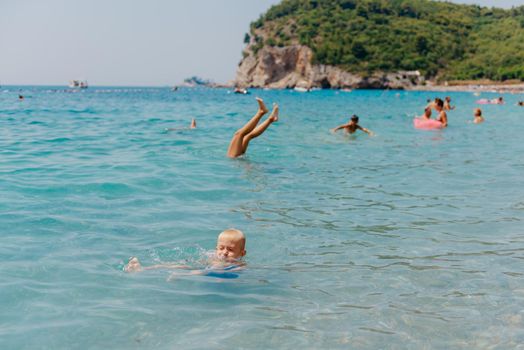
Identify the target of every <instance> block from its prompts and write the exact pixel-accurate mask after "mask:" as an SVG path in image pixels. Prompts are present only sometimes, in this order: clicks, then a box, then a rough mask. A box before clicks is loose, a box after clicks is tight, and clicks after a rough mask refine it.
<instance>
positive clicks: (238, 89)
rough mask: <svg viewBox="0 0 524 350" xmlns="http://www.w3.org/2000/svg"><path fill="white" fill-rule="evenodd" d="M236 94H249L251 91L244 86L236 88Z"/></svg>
mask: <svg viewBox="0 0 524 350" xmlns="http://www.w3.org/2000/svg"><path fill="white" fill-rule="evenodd" d="M233 92H234V93H235V94H241V95H248V94H249V91H247V89H243V88H235V91H233Z"/></svg>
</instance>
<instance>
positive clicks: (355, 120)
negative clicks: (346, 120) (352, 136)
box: [351, 114, 358, 123]
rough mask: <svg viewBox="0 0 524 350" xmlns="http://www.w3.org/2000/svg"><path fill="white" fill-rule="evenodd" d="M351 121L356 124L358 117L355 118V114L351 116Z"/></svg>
mask: <svg viewBox="0 0 524 350" xmlns="http://www.w3.org/2000/svg"><path fill="white" fill-rule="evenodd" d="M351 121H352V122H353V123H358V116H357V115H356V114H353V115H352V116H351Z"/></svg>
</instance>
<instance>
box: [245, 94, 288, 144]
mask: <svg viewBox="0 0 524 350" xmlns="http://www.w3.org/2000/svg"><path fill="white" fill-rule="evenodd" d="M278 110H279V109H278V104H276V103H275V104H273V111H272V112H271V115H270V116H269V117H268V118H267V119H266V120H264V121H263V122H262V124H260V125H259V126H257V127H256V128H255V130H253V131H252V132H250V133H249V134H247V135H246V136H245V137H244V139H243V141H242V150H243V152H242V153H246V151H247V146H249V141H251V140H252V139H254V138H256V137H259V136H260V135H262V134H263V133H264V131H266V129H267V128H268V127H269V125H270V124H273V123H274V122H276V121H278Z"/></svg>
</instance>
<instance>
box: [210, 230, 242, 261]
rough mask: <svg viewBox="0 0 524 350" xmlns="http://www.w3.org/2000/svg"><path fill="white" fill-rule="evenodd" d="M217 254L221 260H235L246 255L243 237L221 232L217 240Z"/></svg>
mask: <svg viewBox="0 0 524 350" xmlns="http://www.w3.org/2000/svg"><path fill="white" fill-rule="evenodd" d="M216 255H217V257H218V258H219V259H220V260H225V261H228V262H233V261H235V260H237V259H239V258H241V257H243V256H244V255H246V251H245V250H244V246H243V242H242V239H239V238H238V237H235V236H234V235H228V234H220V235H219V236H218V240H217V248H216Z"/></svg>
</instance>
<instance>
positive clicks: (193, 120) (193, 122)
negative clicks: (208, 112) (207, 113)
mask: <svg viewBox="0 0 524 350" xmlns="http://www.w3.org/2000/svg"><path fill="white" fill-rule="evenodd" d="M196 127H197V125H196V120H195V118H193V119H191V124H189V127H188V128H166V129H165V130H166V131H178V130H187V129H196Z"/></svg>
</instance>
